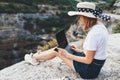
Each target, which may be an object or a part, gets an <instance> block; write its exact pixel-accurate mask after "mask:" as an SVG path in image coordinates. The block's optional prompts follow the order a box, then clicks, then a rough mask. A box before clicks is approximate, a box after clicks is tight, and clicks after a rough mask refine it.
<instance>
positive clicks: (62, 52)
mask: <svg viewBox="0 0 120 80" xmlns="http://www.w3.org/2000/svg"><path fill="white" fill-rule="evenodd" d="M58 55H60V56H64V57H66V58H69V57H70V55H71V54H70V53H68V52H67V51H66V50H65V49H62V48H58Z"/></svg>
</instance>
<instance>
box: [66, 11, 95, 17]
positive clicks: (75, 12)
mask: <svg viewBox="0 0 120 80" xmlns="http://www.w3.org/2000/svg"><path fill="white" fill-rule="evenodd" d="M68 15H69V16H75V15H82V16H86V17H90V18H96V17H95V16H94V15H93V14H92V13H87V12H78V11H69V12H68Z"/></svg>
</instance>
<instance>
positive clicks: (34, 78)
mask: <svg viewBox="0 0 120 80" xmlns="http://www.w3.org/2000/svg"><path fill="white" fill-rule="evenodd" d="M119 36H120V34H111V35H110V36H109V42H108V49H107V52H108V58H107V60H106V63H105V65H104V67H103V68H102V70H101V72H100V74H99V76H98V78H96V79H94V80H119V79H120V74H119V73H120V69H119V66H120V58H119V56H120V53H119V52H120V47H119V46H120V43H119V41H120V37H119ZM65 76H67V77H69V78H70V79H71V80H83V79H82V78H80V76H78V74H77V73H75V72H73V71H71V70H70V69H69V68H68V67H67V66H66V65H65V64H64V63H63V62H62V61H61V60H60V59H59V58H54V59H52V60H49V61H41V63H40V64H39V65H38V66H32V65H30V64H28V63H26V62H25V61H22V62H19V63H17V64H15V65H12V66H10V67H8V68H5V69H2V70H1V71H0V80H62V79H63V77H65Z"/></svg>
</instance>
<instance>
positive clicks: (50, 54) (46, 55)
mask: <svg viewBox="0 0 120 80" xmlns="http://www.w3.org/2000/svg"><path fill="white" fill-rule="evenodd" d="M54 49H55V48H52V49H49V50H46V51H43V52H40V53H36V54H34V55H33V58H34V59H36V60H38V61H40V60H50V59H53V58H55V57H59V58H60V59H62V60H63V62H64V63H65V64H66V65H67V66H68V67H69V68H70V69H72V70H73V71H75V69H74V66H73V61H72V60H70V59H68V58H66V57H64V56H62V55H58V53H57V52H56V51H54Z"/></svg>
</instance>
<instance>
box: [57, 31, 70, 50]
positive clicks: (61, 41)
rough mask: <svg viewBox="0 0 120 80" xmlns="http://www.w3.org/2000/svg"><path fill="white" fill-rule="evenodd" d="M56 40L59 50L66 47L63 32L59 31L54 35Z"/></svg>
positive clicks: (66, 43)
mask: <svg viewBox="0 0 120 80" xmlns="http://www.w3.org/2000/svg"><path fill="white" fill-rule="evenodd" d="M56 40H57V43H58V47H59V48H65V47H66V46H67V45H68V41H67V38H66V34H65V31H64V30H61V31H59V32H58V33H57V34H56Z"/></svg>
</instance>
